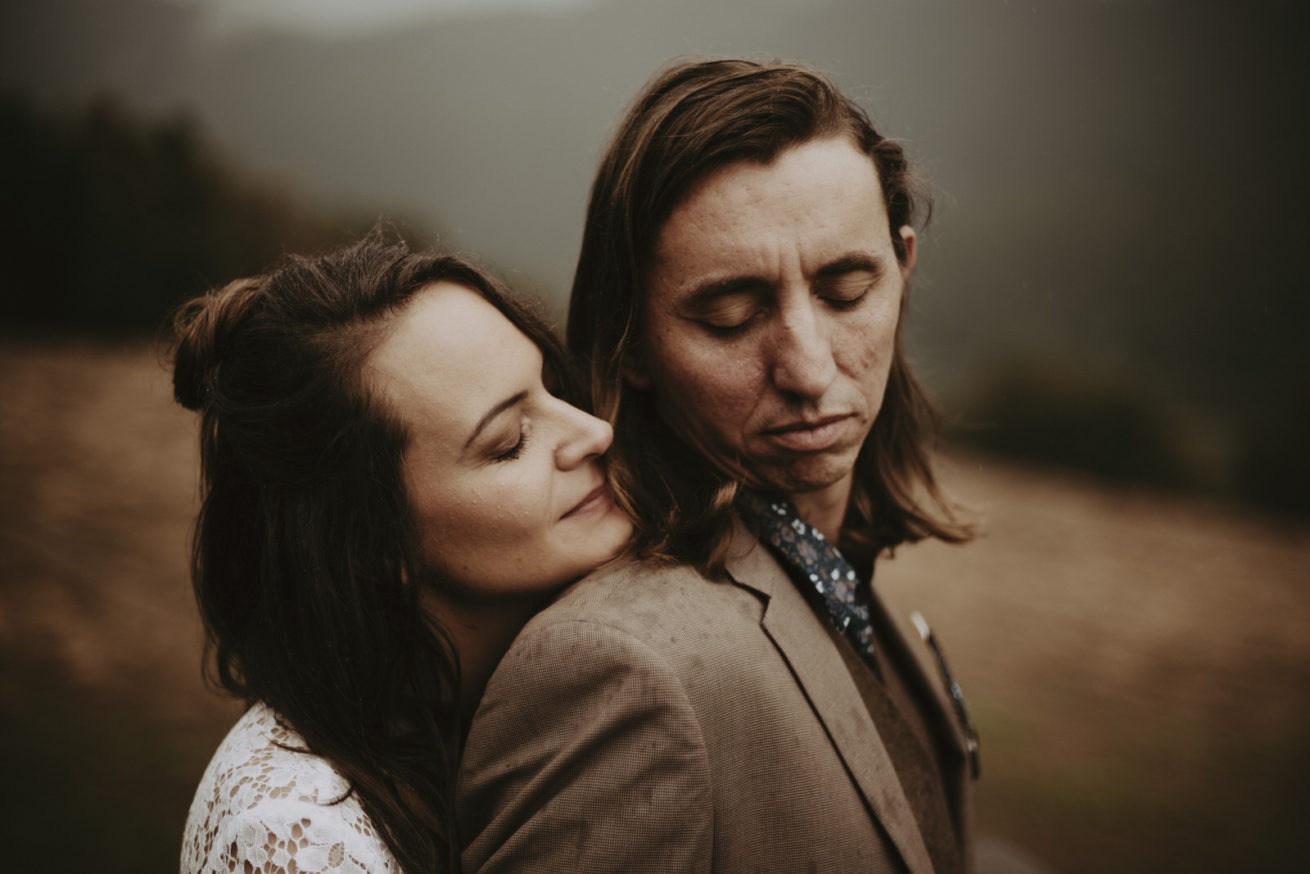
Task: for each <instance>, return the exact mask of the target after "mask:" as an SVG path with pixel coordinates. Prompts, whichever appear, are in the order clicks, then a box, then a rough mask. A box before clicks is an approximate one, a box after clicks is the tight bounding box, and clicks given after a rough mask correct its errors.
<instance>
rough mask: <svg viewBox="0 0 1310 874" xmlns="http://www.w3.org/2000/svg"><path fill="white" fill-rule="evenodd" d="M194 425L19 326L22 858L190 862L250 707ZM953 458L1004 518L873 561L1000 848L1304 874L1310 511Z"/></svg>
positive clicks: (12, 523)
mask: <svg viewBox="0 0 1310 874" xmlns="http://www.w3.org/2000/svg"><path fill="white" fill-rule="evenodd" d="M193 427H194V426H193V422H192V418H191V416H190V415H189V414H187V413H185V412H184V411H182V410H180V409H178V408H176V407H174V406H173V405H172V403H171V401H170V399H169V394H168V385H167V376H166V373H165V371H164V370H163V368H162V367H161V366H160V365H159V364H158V362H157V359H156V358H155V357H154V354H153V353H151V352H149V351H147V350H145V349H144V348H143V347H140V346H118V347H115V346H106V345H103V344H77V343H69V342H62V343H59V344H57V345H31V344H20V343H15V342H13V341H9V342H7V343H3V344H0V719H2V720H3V721H2V722H0V741H2V742H3V750H4V752H3V756H4V758H3V760H2V761H0V773H2V774H3V775H4V778H3V785H4V788H5V792H4V798H5V809H4V810H2V811H0V847H3V848H4V849H3V851H2V853H3V858H4V867H5V868H6V869H9V870H77V869H80V870H94V871H98V872H108V871H148V870H150V871H153V870H172V869H175V867H176V864H177V862H176V859H177V851H178V843H179V842H178V835H179V833H180V829H181V824H182V820H183V818H184V817H185V813H186V806H187V804H188V802H189V799H190V794H191V791H192V788H193V787H194V784H195V781H196V780H197V778H198V777H199V774H200V771H201V769H202V768H203V767H204V764H205V761H206V759H207V757H208V755H209V753H210V751H211V750H212V749H213V746H214V745H215V744H216V743H217V741H218V739H219V738H220V737H221V736H222V734H223V732H224V731H225V730H226V728H227V725H228V724H229V723H230V721H231V720H232V719H233V718H234V716H235V713H236V710H235V708H234V707H233V705H232V704H231V703H230V702H224V701H222V700H220V699H217V698H215V697H214V696H212V695H211V694H209V693H207V692H206V691H205V690H204V689H203V687H202V685H201V683H200V679H199V670H198V656H199V645H200V644H199V642H200V635H199V630H198V624H197V620H196V618H195V613H194V608H193V606H192V604H191V596H190V591H189V588H188V583H187V578H186V556H185V546H184V544H185V539H186V536H187V532H188V528H189V524H190V518H191V515H192V514H193V512H194V509H195V506H194V494H195V487H194V465H195V462H194V451H193ZM952 464H953V466H952V467H951V468H950V470H949V471H948V473H947V476H946V479H947V482H948V483H949V485H950V486H951V487H952V488H953V489H954V490H955V491H956V492H957V493H958V494H959V495H960V496H961V497H963V498H964V499H965V500H966V501H967V502H968V503H970V504H972V505H973V506H974V507H975V508H976V509H977V511H978V513H979V515H980V517H981V518H982V519H984V520H985V524H986V528H987V531H988V533H987V536H986V537H985V538H984V539H982V540H981V541H980V542H978V543H975V544H973V545H970V546H968V547H964V548H947V547H939V546H935V545H934V546H919V547H912V548H907V549H905V550H903V551H902V553H901V554H900V555H899V556H898V557H897V559H896V560H895V561H893V562H888V563H886V564H884V565H883V566H882V568H881V570H880V584H881V585H882V586H883V588H884V589H885V590H886V591H887V592H888V593H889V596H890V597H891V598H892V600H893V601H895V602H896V603H898V604H902V605H907V606H910V605H912V606H915V607H918V608H919V609H921V610H922V611H923V612H924V613H925V614H926V615H927V617H928V619H929V621H931V622H932V623H933V625H934V627H935V628H936V630H937V632H938V634H939V636H940V637H941V638H942V640H943V643H944V644H945V646H946V649H947V652H948V654H949V655H950V656H951V659H952V662H953V665H954V667H955V669H956V673H957V674H958V675H959V677H960V679H961V681H962V683H963V685H964V687H965V691H966V693H967V694H968V695H969V698H970V702H971V704H972V706H973V709H974V711H975V715H976V721H977V722H978V723H979V725H980V728H981V731H982V733H983V735H984V740H983V769H984V778H983V781H982V782H981V783H980V785H979V793H978V819H979V826H980V831H982V832H983V833H984V834H985V835H988V836H990V837H989V840H988V842H987V846H988V847H990V848H991V849H989V850H988V858H989V859H993V860H1003V857H1004V853H1003V852H1002V850H1004V848H1006V847H1010V848H1014V847H1018V848H1020V850H1021V852H1023V853H1026V854H1027V855H1028V856H1029V857H1030V860H1031V861H1033V862H1037V863H1040V864H1041V865H1042V866H1044V867H1045V868H1046V869H1049V870H1056V871H1068V872H1081V871H1086V872H1091V871H1107V872H1108V871H1116V872H1117V871H1161V870H1187V871H1236V870H1259V871H1301V870H1310V851H1308V850H1307V849H1306V847H1305V844H1304V842H1302V841H1300V840H1298V839H1297V838H1298V837H1299V832H1300V830H1301V825H1302V821H1303V820H1304V819H1305V818H1306V817H1307V815H1310V732H1307V728H1310V624H1308V623H1310V525H1306V524H1304V523H1300V524H1292V523H1285V522H1276V521H1271V520H1268V519H1261V518H1258V517H1254V516H1251V515H1244V514H1242V513H1239V512H1237V511H1234V510H1229V509H1225V508H1222V507H1217V506H1211V505H1208V504H1204V503H1197V502H1194V501H1188V500H1181V499H1174V498H1168V497H1161V496H1152V495H1145V494H1138V493H1131V492H1124V491H1117V490H1113V489H1108V488H1103V487H1100V486H1096V485H1093V484H1090V483H1087V482H1084V481H1080V480H1077V479H1074V478H1070V477H1061V476H1056V475H1050V474H1039V473H1034V472H1030V471H1025V470H1022V469H1019V468H1015V467H1010V466H1006V465H1002V464H1000V463H997V462H994V461H991V460H988V459H983V458H976V457H971V456H957V457H955V458H954V459H953V461H952ZM1019 867H1021V866H1018V865H1017V864H1016V865H1012V867H1011V869H1010V870H1016V871H1017V870H1019Z"/></svg>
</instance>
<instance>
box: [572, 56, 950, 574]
mask: <svg viewBox="0 0 1310 874" xmlns="http://www.w3.org/2000/svg"><path fill="white" fill-rule="evenodd" d="M838 136H844V137H848V138H849V139H850V141H851V142H852V143H853V144H854V145H855V146H856V147H857V148H859V149H860V150H861V151H862V152H864V153H865V154H866V155H868V156H869V158H870V159H871V160H872V162H873V165H874V167H875V168H876V169H877V173H878V178H879V180H880V182H881V183H882V192H883V198H884V201H885V204H886V208H887V218H888V223H889V226H890V229H891V239H892V245H893V248H894V250H895V252H896V257H897V258H898V259H899V260H900V262H901V263H902V264H904V263H905V262H906V259H907V257H908V253H907V250H906V244H905V241H904V240H903V239H902V237H901V235H900V233H899V229H900V228H902V227H906V226H913V224H914V221H915V219H916V218H917V217H918V215H917V213H919V212H921V211H922V206H921V204H920V200H921V198H919V197H916V195H915V193H914V191H913V180H912V176H911V172H910V168H909V164H908V161H907V159H906V156H905V152H904V150H903V149H902V148H901V146H900V145H899V144H898V143H895V142H893V141H891V140H889V139H887V138H885V137H883V136H882V135H880V134H879V133H878V132H877V131H875V130H874V128H873V125H872V124H871V123H870V121H869V118H868V116H867V115H866V114H865V112H864V110H863V109H861V108H860V107H859V106H858V105H857V104H855V103H854V102H853V101H851V100H850V99H849V98H847V97H845V96H844V95H842V93H841V92H840V91H838V90H837V88H836V87H835V86H834V85H833V84H832V83H831V82H830V81H829V80H828V79H827V78H825V77H824V76H822V75H820V74H818V73H816V72H814V71H813V70H810V69H807V68H805V67H802V66H798V65H795V64H785V63H757V62H753V61H743V60H714V61H695V62H686V63H680V64H677V65H675V66H672V67H670V68H669V69H667V70H666V71H664V72H663V73H661V74H659V75H658V76H656V77H655V78H654V79H653V80H652V81H651V82H649V83H648V84H647V85H646V87H645V89H644V90H643V91H642V92H641V93H640V94H639V95H638V96H637V99H636V100H635V101H634V103H633V104H632V106H631V107H630V108H629V110H628V113H627V115H626V117H625V118H624V119H623V121H622V122H621V124H620V126H619V129H618V132H617V133H616V134H615V136H614V138H613V140H612V142H611V143H610V146H609V149H608V151H607V152H606V153H605V156H604V158H603V159H602V161H601V165H600V169H599V170H598V171H597V174H596V179H595V182H594V183H593V186H592V189H591V200H590V203H589V205H588V209H587V217H586V224H585V226H584V230H583V238H582V251H581V254H580V255H579V258H578V267H577V272H576V273H575V275H574V280H573V294H572V298H571V300H570V304H569V320H568V344H569V347H570V348H571V349H572V350H573V352H574V353H575V354H576V355H578V356H579V357H580V358H581V359H582V361H583V363H584V365H585V367H586V368H587V370H588V372H589V375H590V381H591V390H592V393H593V401H594V403H595V406H596V410H597V414H598V415H601V416H604V417H605V418H606V419H608V420H609V421H610V422H611V423H612V424H613V425H614V430H615V443H614V447H613V449H612V450H611V452H610V456H609V459H610V460H609V470H610V472H611V477H612V479H613V484H614V489H615V492H616V495H617V496H618V500H619V502H620V504H621V505H622V506H623V507H624V509H625V510H627V511H628V512H629V513H630V514H631V515H632V517H633V518H634V519H635V520H636V522H637V540H636V544H635V545H636V550H637V552H638V554H640V555H643V556H648V557H651V556H653V557H664V558H670V559H675V560H680V561H687V562H690V563H692V564H695V565H696V566H698V567H699V568H701V570H702V571H704V572H706V573H709V574H711V575H718V574H720V573H721V572H722V568H723V559H724V556H725V553H726V549H727V545H728V540H729V538H730V536H731V528H732V514H733V502H734V499H735V495H736V492H737V489H738V487H739V485H740V484H739V483H737V482H735V481H734V480H733V479H732V478H731V477H730V476H729V475H728V474H726V473H725V472H723V471H721V470H719V469H716V468H715V467H714V466H713V465H712V464H711V463H710V462H709V461H708V460H707V459H705V458H704V457H703V456H702V455H701V454H700V453H698V452H696V451H695V450H694V449H692V448H691V447H690V446H689V445H688V443H687V442H686V441H685V440H683V439H682V437H681V436H680V435H678V434H676V433H674V432H673V431H672V430H671V429H670V427H669V426H668V425H667V424H666V423H665V422H664V421H663V419H662V418H661V417H660V415H659V413H658V412H657V410H656V405H655V402H654V399H653V397H652V396H651V393H650V392H649V391H642V390H638V389H635V388H634V387H633V386H632V385H630V384H629V383H627V382H626V381H625V380H624V378H623V372H624V363H625V360H626V358H627V356H628V355H629V354H631V351H632V350H633V349H634V347H635V346H636V345H637V344H639V343H641V341H642V336H643V331H644V328H645V326H644V324H643V317H644V316H643V314H644V312H645V296H646V294H647V292H648V289H647V287H646V282H645V280H646V278H647V277H648V276H649V275H650V268H651V264H652V258H653V253H654V248H655V244H656V241H657V239H658V236H659V233H660V230H661V229H662V227H663V225H664V223H665V221H667V219H668V218H669V216H670V215H671V214H672V212H673V210H674V209H675V208H676V207H677V206H678V205H679V204H680V203H681V202H682V201H683V199H684V198H686V197H687V196H688V195H689V193H690V192H691V191H692V189H693V187H694V186H695V185H696V184H697V183H698V182H700V181H701V180H703V179H704V178H706V176H708V175H709V174H710V173H712V172H714V171H715V170H718V169H719V168H721V167H724V166H727V165H729V164H733V163H737V162H741V161H749V162H753V163H758V164H764V165H767V164H770V163H772V162H773V161H774V160H775V159H776V158H777V157H778V156H779V155H780V154H781V153H782V152H784V151H786V150H787V149H790V148H793V147H795V146H799V145H801V144H803V143H807V142H810V141H812V140H816V139H823V138H828V137H838ZM904 306H905V302H904V300H902V309H904ZM937 430H938V417H937V414H936V412H935V410H934V409H933V407H932V404H931V403H930V402H929V400H928V398H927V397H926V395H925V394H924V392H923V390H922V388H921V387H920V386H919V384H918V382H917V381H916V380H915V378H914V376H913V374H912V373H911V372H910V368H909V365H908V363H907V361H906V357H905V353H904V349H903V346H902V342H901V337H900V330H899V328H898V330H897V336H896V348H895V351H894V354H893V357H892V363H891V371H890V374H889V376H888V382H887V390H886V394H885V396H884V399H883V404H882V408H881V410H880V412H879V413H878V417H877V419H876V421H875V422H874V425H873V428H872V430H871V431H870V433H869V436H868V438H867V439H866V441H865V443H864V446H863V448H862V449H861V451H860V454H859V457H858V459H857V460H856V463H855V482H854V487H853V490H852V497H851V502H850V506H849V508H848V511H847V515H846V518H845V521H844V524H843V533H842V541H841V545H842V547H843V548H844V549H847V550H850V551H852V552H856V553H859V554H863V555H870V556H871V555H872V554H876V552H877V551H879V550H882V549H885V548H891V547H894V546H896V545H898V544H900V543H904V542H907V541H916V540H920V539H922V538H925V537H937V538H940V539H942V540H945V541H949V542H959V541H961V540H965V539H967V538H968V537H969V536H970V530H969V528H968V526H967V525H964V524H962V523H960V522H959V521H958V520H957V519H956V517H955V515H954V513H953V512H952V508H951V505H950V504H949V503H948V502H947V501H946V500H945V499H944V497H943V496H942V494H941V492H940V490H939V489H938V486H937V482H936V478H935V476H934V473H933V466H932V447H933V443H934V441H935V438H936V434H937Z"/></svg>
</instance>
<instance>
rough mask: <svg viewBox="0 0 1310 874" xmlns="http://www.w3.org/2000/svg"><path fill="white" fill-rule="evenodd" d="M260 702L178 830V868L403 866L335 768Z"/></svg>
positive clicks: (308, 872) (230, 738)
mask: <svg viewBox="0 0 1310 874" xmlns="http://www.w3.org/2000/svg"><path fill="white" fill-rule="evenodd" d="M304 746H305V745H304V742H303V741H302V740H301V737H300V735H298V734H296V733H295V732H294V731H292V730H291V729H290V728H289V727H288V726H286V725H284V724H282V723H280V722H279V721H278V718H277V714H275V713H274V712H273V711H272V710H271V709H269V708H268V707H266V706H265V705H263V704H256V705H255V706H254V707H252V708H250V710H248V711H247V712H246V714H245V715H244V716H242V717H241V719H240V720H238V722H237V724H236V725H234V726H233V727H232V730H231V731H230V732H228V735H227V737H226V738H225V739H224V740H223V743H222V744H220V745H219V747H218V751H217V752H216V753H214V758H213V759H212V760H211V761H210V763H209V767H208V768H206V769H205V776H204V777H203V778H201V780H200V786H199V787H198V788H197V789H196V796H195V798H194V799H193V800H192V802H191V812H190V814H189V815H188V816H187V823H186V830H185V832H184V833H183V838H182V874H199V872H206V874H208V872H222V874H227V872H233V874H235V872H248V871H261V872H275V874H318V872H333V874H338V872H339V874H355V872H370V874H377V872H391V874H400V865H399V864H398V863H397V862H396V860H395V858H394V857H393V856H392V855H391V853H390V851H388V850H387V847H386V844H385V843H384V842H383V841H382V839H381V837H379V836H378V834H377V832H375V831H374V830H373V825H372V823H371V822H369V819H368V817H367V816H365V814H364V811H363V810H362V809H361V808H360V806H359V801H358V800H357V799H356V798H355V796H353V795H351V796H350V797H349V798H346V799H345V800H343V801H341V802H340V803H335V802H337V801H338V799H341V798H342V797H343V796H344V795H345V794H346V790H347V785H346V781H345V780H344V779H343V778H342V777H341V775H340V774H338V773H337V772H336V770H335V769H333V767H332V766H331V765H330V764H328V763H327V762H326V761H324V760H323V759H320V758H319V757H318V756H315V755H311V754H310V753H307V752H295V750H298V749H301V750H303V749H304Z"/></svg>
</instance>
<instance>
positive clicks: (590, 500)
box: [560, 483, 610, 519]
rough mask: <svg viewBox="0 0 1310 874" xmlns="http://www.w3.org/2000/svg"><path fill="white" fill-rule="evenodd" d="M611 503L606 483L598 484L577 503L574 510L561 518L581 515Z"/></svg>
mask: <svg viewBox="0 0 1310 874" xmlns="http://www.w3.org/2000/svg"><path fill="white" fill-rule="evenodd" d="M609 503H610V490H609V488H608V487H607V486H606V485H605V483H601V484H600V485H598V486H596V488H594V489H592V490H591V491H590V492H588V493H587V496H586V497H585V498H583V499H582V500H581V501H579V502H578V503H577V504H575V505H574V506H573V509H572V510H569V511H568V512H567V513H565V514H564V515H563V516H561V517H560V518H561V519H568V518H570V517H573V516H580V515H582V514H583V513H589V512H591V511H592V510H595V509H598V508H600V507H602V506H604V505H607V504H609Z"/></svg>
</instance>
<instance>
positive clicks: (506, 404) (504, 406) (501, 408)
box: [463, 391, 528, 452]
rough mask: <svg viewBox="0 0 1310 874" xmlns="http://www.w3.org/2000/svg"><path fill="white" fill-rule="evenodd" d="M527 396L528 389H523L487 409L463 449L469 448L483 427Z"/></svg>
mask: <svg viewBox="0 0 1310 874" xmlns="http://www.w3.org/2000/svg"><path fill="white" fill-rule="evenodd" d="M527 397H528V393H527V392H526V391H521V392H519V393H518V394H516V395H513V396H512V397H508V398H505V400H503V401H501V402H500V403H498V404H496V405H495V406H494V407H492V408H491V409H490V410H487V412H486V415H484V416H483V417H482V418H481V419H479V420H478V424H477V426H476V427H474V429H473V433H472V434H471V435H469V439H468V440H466V441H464V450H463V451H465V452H467V451H468V448H469V447H470V446H472V445H473V441H474V440H477V439H478V435H479V434H481V433H482V431H483V429H485V428H486V427H487V426H488V425H490V424H491V422H492V420H494V419H495V418H496V417H497V416H499V415H500V414H501V413H503V412H505V411H506V410H508V409H510V408H511V407H516V406H518V405H519V404H521V403H523V401H525V400H527Z"/></svg>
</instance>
